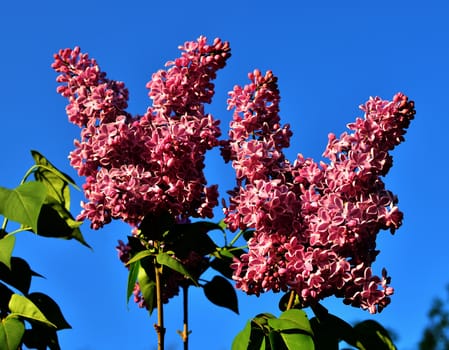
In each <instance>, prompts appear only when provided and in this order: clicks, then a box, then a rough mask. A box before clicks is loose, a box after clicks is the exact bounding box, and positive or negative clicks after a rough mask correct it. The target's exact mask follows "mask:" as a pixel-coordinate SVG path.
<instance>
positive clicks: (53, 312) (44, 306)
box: [27, 292, 72, 330]
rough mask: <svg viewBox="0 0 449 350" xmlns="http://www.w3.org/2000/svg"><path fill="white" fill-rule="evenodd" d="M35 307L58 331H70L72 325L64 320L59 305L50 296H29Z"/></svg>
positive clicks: (39, 294) (36, 294) (41, 294)
mask: <svg viewBox="0 0 449 350" xmlns="http://www.w3.org/2000/svg"><path fill="white" fill-rule="evenodd" d="M27 297H28V299H30V300H31V301H32V302H33V303H34V305H36V306H37V307H38V308H39V310H41V311H42V313H43V314H44V315H45V317H46V318H47V319H48V320H49V321H50V322H51V323H53V324H54V325H55V326H56V329H57V330H61V329H70V328H72V327H71V326H70V324H69V323H68V322H67V321H66V319H65V318H64V315H63V314H62V312H61V309H60V307H59V305H58V304H57V303H56V302H55V301H54V300H53V299H52V298H50V297H49V296H48V295H46V294H43V293H39V292H35V293H31V294H29V295H28V296H27Z"/></svg>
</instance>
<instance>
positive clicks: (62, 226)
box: [35, 203, 90, 248]
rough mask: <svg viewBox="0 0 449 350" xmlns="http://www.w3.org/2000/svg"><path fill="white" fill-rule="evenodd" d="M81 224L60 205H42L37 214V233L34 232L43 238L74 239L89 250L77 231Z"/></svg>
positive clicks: (79, 231)
mask: <svg viewBox="0 0 449 350" xmlns="http://www.w3.org/2000/svg"><path fill="white" fill-rule="evenodd" d="M81 224H82V222H81V221H76V220H75V219H74V218H73V216H72V214H71V213H70V212H69V211H67V210H66V209H65V208H64V207H63V206H62V205H61V204H58V203H53V204H44V205H43V206H42V209H41V211H40V213H39V220H38V225H37V231H35V232H36V233H37V234H38V235H40V236H43V237H54V238H62V239H76V240H77V241H79V242H80V243H81V244H83V245H85V246H86V247H88V248H90V246H89V244H87V242H86V241H85V239H84V237H83V235H82V234H81V230H80V229H79V226H81Z"/></svg>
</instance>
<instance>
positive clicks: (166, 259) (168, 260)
mask: <svg viewBox="0 0 449 350" xmlns="http://www.w3.org/2000/svg"><path fill="white" fill-rule="evenodd" d="M156 261H157V262H158V263H159V264H161V265H164V266H167V267H169V268H171V269H172V270H174V271H176V272H179V273H180V274H181V275H184V276H186V277H188V278H190V279H191V280H192V282H193V283H194V284H195V285H196V286H198V283H197V281H196V280H195V279H194V278H193V277H192V275H191V274H190V272H189V271H188V270H187V269H186V268H185V266H184V265H183V264H182V263H181V262H180V261H178V260H176V259H175V258H173V257H172V256H171V255H170V254H167V253H165V252H162V253H159V254H157V255H156Z"/></svg>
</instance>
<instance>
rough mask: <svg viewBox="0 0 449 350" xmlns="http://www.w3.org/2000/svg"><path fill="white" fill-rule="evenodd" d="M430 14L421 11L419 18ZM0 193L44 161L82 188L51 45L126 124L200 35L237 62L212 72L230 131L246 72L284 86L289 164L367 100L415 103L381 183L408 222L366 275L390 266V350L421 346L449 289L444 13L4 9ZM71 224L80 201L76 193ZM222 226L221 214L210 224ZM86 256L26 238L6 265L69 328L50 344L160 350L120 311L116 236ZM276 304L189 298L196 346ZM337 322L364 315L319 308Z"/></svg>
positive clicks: (63, 244) (384, 244) (227, 7)
mask: <svg viewBox="0 0 449 350" xmlns="http://www.w3.org/2000/svg"><path fill="white" fill-rule="evenodd" d="M424 4H425V5H424ZM0 33H1V34H0V35H1V46H0V105H1V110H0V118H1V134H0V147H1V160H2V164H1V172H0V185H1V186H4V187H10V188H12V187H15V186H16V185H17V184H18V182H19V181H20V179H21V177H22V175H23V173H24V172H25V171H26V170H27V169H28V168H29V166H31V165H32V158H31V156H30V155H29V150H30V149H36V150H39V151H40V152H42V153H43V154H44V155H45V156H47V157H48V158H49V159H50V160H51V161H52V162H53V163H54V164H55V165H57V166H58V167H59V168H60V169H62V170H63V171H65V172H67V173H68V174H70V175H71V176H72V177H73V178H74V179H76V182H77V183H78V184H79V185H81V184H82V182H83V179H81V178H78V177H77V176H76V173H75V172H74V171H73V170H72V169H71V168H70V166H69V163H68V160H67V155H68V153H69V152H70V151H71V150H72V149H73V139H74V138H78V136H79V129H78V128H77V127H76V126H73V125H72V124H70V123H69V122H68V121H67V117H66V114H65V105H66V100H65V99H64V98H62V97H60V96H59V95H57V94H56V91H55V89H56V82H55V78H56V74H55V73H54V72H53V71H52V69H51V68H50V64H51V62H52V55H53V53H55V52H57V51H58V50H59V49H60V48H66V47H73V46H75V45H79V46H81V48H82V50H83V51H86V52H88V53H89V54H90V55H91V56H92V57H95V58H96V59H97V60H98V62H99V64H100V66H101V68H102V69H103V70H104V71H106V72H107V73H108V77H109V78H111V79H116V80H121V81H124V82H125V83H126V85H127V87H128V88H129V91H130V96H131V98H130V108H129V111H130V112H132V113H133V114H135V113H143V112H144V111H145V110H146V108H147V106H148V104H149V100H148V97H147V90H146V88H145V84H146V82H147V81H148V80H149V78H150V77H151V74H152V73H153V72H155V71H156V70H157V69H160V68H163V65H164V63H165V62H166V61H167V60H169V59H172V58H174V57H176V56H177V55H178V50H177V46H178V45H179V44H182V43H184V42H185V41H188V40H195V39H196V38H197V37H198V36H200V35H205V36H207V37H208V38H209V39H210V40H213V38H215V37H217V36H218V37H221V38H222V39H223V40H228V41H230V43H231V48H232V57H231V59H230V60H229V61H228V66H227V67H226V68H225V69H224V70H222V71H220V72H219V76H218V79H217V81H216V86H217V93H216V96H215V99H214V103H213V105H211V106H210V107H208V110H209V111H210V112H212V113H213V114H214V116H215V117H218V118H220V119H221V120H222V127H223V130H224V132H226V130H227V127H228V123H229V121H230V118H231V114H230V112H228V111H226V109H225V107H226V97H227V92H228V91H229V90H231V89H232V87H233V86H234V85H235V84H245V83H246V82H247V72H249V71H251V70H253V69H254V68H259V69H261V70H267V69H271V70H273V72H274V73H275V74H276V75H277V76H278V77H279V86H280V91H281V97H282V102H281V118H282V119H283V121H284V122H288V123H290V124H291V126H292V130H293V131H294V136H293V139H292V143H291V144H292V145H291V147H290V149H289V151H288V156H289V158H290V159H294V157H295V156H296V154H297V153H298V152H300V153H303V154H304V155H305V156H310V157H314V158H319V157H320V156H321V153H322V152H323V150H324V147H325V146H326V143H327V134H328V133H329V132H331V131H332V132H334V133H336V134H340V133H341V132H342V131H344V130H345V125H346V124H347V123H348V122H351V121H353V120H354V119H355V117H356V116H360V115H361V112H360V111H359V110H358V105H360V104H361V103H364V102H365V101H366V100H367V99H368V98H369V96H381V97H383V98H386V99H389V98H391V97H392V96H393V95H394V94H395V93H396V92H398V91H402V92H404V93H405V94H407V95H408V96H409V97H410V98H411V99H413V100H415V102H416V109H417V114H416V119H415V120H414V121H413V122H412V124H411V127H410V129H409V131H408V133H407V135H406V142H405V143H403V144H401V145H400V146H399V147H398V148H397V149H396V150H395V152H394V167H393V168H392V170H391V172H390V174H389V175H388V176H387V178H386V182H387V186H388V188H389V189H390V190H392V191H393V192H394V193H396V194H397V195H398V196H399V201H400V202H399V204H400V208H401V209H402V210H403V212H404V213H405V220H404V225H403V226H402V228H401V229H400V230H399V231H398V232H397V233H396V234H395V236H391V235H390V234H389V233H387V232H384V233H382V234H381V235H380V238H379V241H378V242H379V244H378V247H379V249H380V250H381V254H380V255H379V258H378V261H377V262H376V265H375V267H374V270H375V271H377V273H380V271H381V269H382V267H387V269H388V271H389V273H390V274H391V276H392V285H393V286H394V287H395V290H396V291H395V295H394V296H393V300H392V304H391V305H390V306H389V307H387V308H386V309H385V310H384V311H383V312H382V313H381V314H380V315H376V316H374V318H375V319H376V320H378V321H379V322H381V323H382V324H384V325H385V326H386V327H388V328H391V329H393V330H394V331H395V332H396V333H397V335H398V336H399V340H398V343H397V344H398V347H399V349H405V350H411V349H416V347H417V342H418V341H419V338H420V336H421V332H422V329H423V328H424V327H425V325H426V322H427V317H426V312H427V310H428V309H429V307H430V304H431V301H432V299H433V298H434V297H436V296H444V291H445V285H446V284H448V283H449V271H448V270H449V269H448V267H449V263H448V256H449V254H448V244H449V237H448V233H449V232H448V228H447V227H448V226H447V219H448V210H449V205H448V198H449V189H448V185H447V183H448V179H449V178H448V165H447V164H448V162H447V159H446V158H447V154H446V152H447V140H448V132H449V123H448V119H449V112H448V109H447V108H448V107H447V106H448V101H449V86H448V81H449V69H448V64H449V45H448V44H449V42H448V41H449V5H447V2H446V1H444V0H440V1H433V0H427V1H425V2H424V1H417V0H412V1H402V0H398V1H388V0H378V1H356V0H354V1H344V0H342V1H330V0H329V1H301V0H299V1H293V0H292V1H265V0H259V1H245V0H242V1H238V0H229V1H210V0H209V1H193V0H192V1H178V0H174V1H169V2H168V1H167V2H164V1H160V0H152V1H150V0H145V1H131V0H129V1H126V2H125V1H120V2H118V1H111V0H109V1H93V0H91V1H76V2H73V1H45V0H44V1H30V0H24V1H17V2H13V1H8V2H6V1H5V2H3V3H2V4H1V5H0ZM217 160H219V159H218V154H211V155H210V157H209V158H208V166H207V176H208V179H209V182H210V183H218V184H219V185H220V189H221V191H222V192H221V193H222V195H225V190H226V189H229V188H231V187H232V186H233V178H232V174H233V173H232V171H231V170H230V169H229V167H227V166H224V165H222V164H221V163H220V162H219V161H217ZM72 194H73V210H72V211H73V212H74V213H75V214H77V213H78V212H79V210H80V208H79V206H78V203H79V201H80V200H81V199H82V194H81V193H79V192H78V193H77V192H72ZM219 219H221V217H217V221H218V220H219ZM82 229H83V233H84V235H85V238H86V240H87V241H88V242H89V244H90V245H91V246H92V247H93V251H91V250H89V249H86V248H85V247H83V246H81V245H79V244H77V243H76V242H73V241H59V240H51V239H44V238H39V237H34V236H33V235H32V234H30V233H26V232H25V233H21V234H20V235H19V240H18V242H17V247H16V251H15V253H16V255H19V256H22V257H24V258H25V259H26V260H27V261H28V262H29V263H30V264H31V267H32V268H33V269H34V270H35V271H37V272H39V273H41V274H43V275H45V277H46V279H37V280H35V281H34V283H33V284H32V290H34V291H42V292H45V293H47V294H49V295H50V296H51V297H53V298H54V299H55V300H56V301H57V302H58V303H59V304H60V306H61V308H62V310H63V312H64V314H65V316H66V318H67V320H68V321H69V323H70V324H71V325H72V326H73V329H72V330H64V331H62V332H60V333H59V334H60V343H61V346H62V349H64V350H97V349H100V350H101V349H109V350H116V349H117V350H118V349H134V350H144V349H146V350H150V349H155V348H156V335H155V332H154V330H153V324H154V323H155V322H156V318H155V315H153V317H151V318H149V317H148V314H147V312H146V311H144V310H140V309H138V308H137V307H136V306H135V305H134V304H133V303H132V302H131V303H130V305H129V310H128V308H127V306H126V302H125V294H126V278H127V270H126V269H125V268H124V267H123V265H122V264H121V263H120V261H119V260H118V259H117V257H116V251H115V245H116V242H117V240H118V239H121V238H122V239H123V238H125V237H126V235H127V234H129V228H128V227H127V226H125V225H123V224H120V223H114V224H111V225H108V226H106V227H105V228H104V229H103V230H101V231H91V230H90V229H89V225H88V224H85V225H83V227H82ZM278 298H279V296H278V295H274V296H273V295H266V296H263V297H261V298H256V297H246V296H245V295H243V294H242V293H239V302H240V311H241V312H240V316H237V315H235V314H233V313H232V312H231V311H228V310H226V309H221V308H218V307H216V306H214V305H213V304H211V303H210V302H208V301H207V300H206V299H205V298H204V297H203V295H202V291H201V290H195V291H192V292H191V298H190V305H191V324H190V326H191V329H192V331H193V332H192V334H191V338H190V341H191V349H192V350H196V349H212V350H225V349H229V348H230V344H231V342H232V339H233V337H234V336H235V335H236V334H237V332H238V331H240V330H241V329H242V328H243V326H244V324H245V323H246V321H247V320H248V319H249V318H250V317H252V316H255V315H256V314H257V313H260V312H272V313H278V311H277V303H278ZM324 304H325V305H326V306H327V307H328V308H329V310H330V311H331V312H333V313H335V314H336V315H338V316H340V317H343V318H344V319H346V320H347V321H351V322H353V321H357V320H363V319H366V318H370V317H371V315H370V314H369V313H367V312H363V311H360V310H355V309H353V308H351V307H348V306H344V305H343V304H342V303H341V301H340V300H327V301H326V302H325V303H324ZM166 319H167V341H166V343H167V350H175V349H181V348H182V345H181V340H180V338H179V336H178V335H177V334H176V330H177V329H181V328H182V309H181V303H180V300H178V299H175V300H173V301H172V302H170V304H169V305H168V306H167V307H166Z"/></svg>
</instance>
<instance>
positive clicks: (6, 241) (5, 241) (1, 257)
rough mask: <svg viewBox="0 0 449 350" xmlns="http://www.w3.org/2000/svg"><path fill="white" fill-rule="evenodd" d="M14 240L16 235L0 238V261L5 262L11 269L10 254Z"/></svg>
mask: <svg viewBox="0 0 449 350" xmlns="http://www.w3.org/2000/svg"><path fill="white" fill-rule="evenodd" d="M15 242H16V237H15V236H13V235H11V236H6V237H4V238H2V239H0V263H3V264H5V265H6V266H7V267H8V269H11V254H12V251H13V249H14V244H15Z"/></svg>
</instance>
